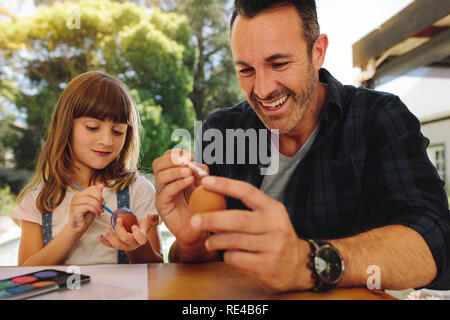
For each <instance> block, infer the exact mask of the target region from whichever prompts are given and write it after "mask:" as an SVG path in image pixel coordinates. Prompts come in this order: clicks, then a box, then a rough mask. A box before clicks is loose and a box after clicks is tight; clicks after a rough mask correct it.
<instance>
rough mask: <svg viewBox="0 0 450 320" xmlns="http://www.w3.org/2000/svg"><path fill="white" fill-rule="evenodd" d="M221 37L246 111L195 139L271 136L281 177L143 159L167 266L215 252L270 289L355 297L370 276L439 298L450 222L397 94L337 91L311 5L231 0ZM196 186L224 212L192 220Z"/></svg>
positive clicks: (234, 112)
mask: <svg viewBox="0 0 450 320" xmlns="http://www.w3.org/2000/svg"><path fill="white" fill-rule="evenodd" d="M230 39H231V48H232V52H233V58H234V62H235V67H236V72H237V75H238V79H239V84H240V87H241V89H242V91H243V93H244V94H245V96H246V100H247V101H246V102H243V103H241V104H239V105H237V106H235V107H233V108H229V109H224V110H221V111H218V112H216V113H215V114H213V115H211V116H210V117H209V118H208V119H207V120H206V122H205V123H204V126H203V130H204V131H206V130H208V129H211V128H214V129H217V130H219V131H220V132H223V133H224V135H225V134H226V132H227V131H226V130H227V129H243V130H247V129H256V130H259V129H264V128H267V129H277V130H279V148H278V150H279V157H280V158H279V163H280V166H279V167H280V169H279V172H278V173H277V174H276V175H274V176H262V175H261V171H260V169H261V164H256V165H255V164H248V165H239V164H234V165H233V164H221V163H220V162H218V163H212V164H211V163H208V165H209V166H208V167H207V166H206V165H202V167H203V168H204V169H205V170H209V171H210V173H211V176H209V177H205V178H203V179H201V180H200V177H199V176H198V175H197V173H195V171H194V170H191V169H190V168H189V167H187V166H186V165H185V164H183V163H181V164H180V163H176V162H174V160H173V152H172V151H168V152H166V153H165V154H164V155H163V156H162V157H161V158H159V159H157V160H155V161H154V163H153V168H154V171H155V174H156V186H157V188H158V190H159V193H158V195H157V197H156V207H157V209H158V212H159V214H160V216H161V217H162V219H163V220H164V222H165V223H166V225H167V227H168V228H169V229H170V230H171V232H172V233H173V234H174V235H175V237H176V242H175V243H174V245H173V246H172V248H171V252H170V259H171V261H181V262H184V261H185V262H188V261H208V260H213V259H218V257H219V255H218V252H223V253H224V254H223V259H224V261H225V263H228V264H230V265H232V266H234V267H236V268H237V269H239V270H242V271H245V272H250V273H252V274H254V275H255V277H256V278H258V279H259V281H260V282H261V283H262V284H263V285H265V286H267V287H269V288H271V289H273V290H277V291H287V290H309V289H315V290H324V289H330V288H334V287H344V286H346V287H349V286H366V285H367V283H368V281H367V280H368V278H369V277H370V276H371V273H368V272H373V270H378V272H379V276H380V278H379V280H380V281H381V287H383V288H385V289H393V290H401V289H407V288H418V287H424V286H428V287H430V288H435V289H449V288H450V280H449V279H450V272H449V252H448V251H449V250H448V247H449V246H450V231H449V230H450V213H449V210H448V203H447V199H446V195H445V192H444V189H443V182H442V181H441V180H440V179H439V177H438V175H437V173H436V170H435V169H434V168H433V166H432V164H431V163H430V161H429V160H428V158H427V156H426V146H427V144H428V141H427V139H426V138H424V137H423V136H422V135H421V133H420V124H419V122H418V120H417V119H416V118H415V117H414V116H413V115H412V114H411V113H410V112H409V111H408V110H407V108H406V107H405V106H404V105H403V103H402V102H401V101H400V100H399V99H398V98H397V97H395V96H393V95H390V94H386V93H379V92H375V91H370V90H366V89H364V88H354V87H351V86H343V85H342V84H340V83H339V82H338V81H337V80H336V79H334V78H333V77H332V76H331V75H330V74H329V73H328V72H327V71H326V70H324V69H322V68H321V67H322V65H323V62H324V59H325V54H326V50H327V46H328V39H327V37H326V35H320V33H319V26H318V23H317V15H316V8H315V1H314V0H304V1H301V0H298V1H246V0H237V1H235V12H234V14H233V17H232V21H231V37H230ZM207 146H208V143H207V142H205V141H203V148H204V150H205V148H206V147H207ZM188 156H189V157H190V160H193V155H192V154H190V155H188ZM219 176H221V177H219ZM200 183H201V184H202V185H203V186H204V187H205V188H206V189H209V190H211V191H215V192H217V193H221V194H223V195H225V196H227V203H228V210H226V211H218V212H208V213H202V214H201V215H200V214H195V212H194V213H192V212H190V211H189V207H188V199H189V195H190V193H191V192H192V190H193V189H194V188H195V186H197V185H199V184H200ZM371 270H372V271H371Z"/></svg>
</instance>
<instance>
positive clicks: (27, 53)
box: [0, 0, 194, 168]
mask: <svg viewBox="0 0 450 320" xmlns="http://www.w3.org/2000/svg"><path fill="white" fill-rule="evenodd" d="M52 2H54V1H40V3H44V4H45V3H52ZM77 18H79V20H78V22H79V28H78V27H77V24H76V22H77ZM74 22H75V23H74ZM190 39H191V33H190V28H189V25H188V21H187V18H186V17H185V16H182V15H179V14H175V13H164V12H161V11H160V10H159V9H157V8H154V9H152V10H148V9H147V8H144V7H139V6H136V5H135V4H133V3H128V2H126V3H118V2H115V1H110V0H83V1H79V2H64V3H59V2H57V3H54V4H53V5H52V6H43V7H40V9H39V11H38V12H37V13H36V14H35V15H34V16H32V17H24V18H17V19H15V20H13V21H5V22H0V52H1V53H2V54H0V56H3V59H1V58H0V80H1V79H5V80H7V81H8V83H9V84H10V85H12V86H13V87H15V88H20V90H19V89H17V90H16V91H15V92H14V94H13V96H12V97H11V96H10V97H7V96H5V95H3V94H2V91H1V87H2V83H1V82H0V98H2V99H3V100H6V101H8V102H9V103H12V104H15V105H16V107H17V108H18V109H19V110H21V111H23V112H25V113H26V114H27V124H28V131H27V132H26V133H25V134H24V135H23V137H22V138H21V140H20V141H19V142H18V143H17V146H16V149H15V150H16V154H15V158H16V160H17V161H18V162H21V163H20V166H21V167H24V168H30V167H32V166H33V164H34V158H35V155H36V153H37V152H38V150H39V148H40V145H41V142H42V141H41V137H44V130H45V124H46V123H47V122H48V120H49V118H50V115H51V112H52V110H53V108H54V106H55V104H56V102H57V100H58V98H59V96H60V94H61V92H62V90H63V88H64V87H65V85H66V84H67V83H68V82H69V81H70V80H71V79H73V78H74V77H75V76H77V75H79V74H81V73H83V72H86V71H90V70H102V71H105V72H107V73H110V74H112V75H115V76H117V77H118V78H119V79H121V80H122V81H123V82H124V83H125V84H126V85H127V86H128V88H131V89H133V96H134V97H135V99H136V101H138V103H139V108H140V110H141V111H142V115H141V118H142V123H143V127H144V130H145V139H144V140H143V154H142V163H143V164H145V165H146V166H147V167H148V163H150V164H151V161H152V160H153V159H154V158H155V157H156V156H159V155H161V154H162V153H163V152H164V151H165V149H164V147H165V146H167V144H168V142H165V143H164V141H170V132H171V130H172V129H173V128H177V127H183V128H192V127H193V121H194V117H193V112H192V105H191V104H190V103H188V97H189V93H190V92H191V91H192V83H193V81H192V76H191V72H190V70H189V66H190V65H192V61H193V59H194V49H193V48H192V46H191V45H190ZM5 68H9V69H10V70H14V73H15V74H22V75H23V76H24V78H23V79H20V77H11V78H10V79H7V76H6V73H3V74H2V70H5ZM8 92H11V91H8ZM0 101H1V99H0ZM191 130H192V129H191ZM153 139H154V140H153ZM19 159H20V160H19Z"/></svg>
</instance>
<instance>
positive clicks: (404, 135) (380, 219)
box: [196, 69, 450, 289]
mask: <svg viewBox="0 0 450 320" xmlns="http://www.w3.org/2000/svg"><path fill="white" fill-rule="evenodd" d="M319 75H320V80H321V82H323V83H326V84H327V85H328V95H327V100H326V102H325V107H324V113H323V116H322V120H321V121H322V122H321V128H320V131H319V133H318V135H317V137H316V140H315V141H314V144H313V145H312V147H311V149H310V150H309V152H308V154H307V155H306V156H305V158H304V159H303V160H302V161H301V162H300V164H299V165H298V167H297V168H296V170H295V171H294V173H293V174H292V176H291V179H290V181H289V183H288V185H287V186H286V199H285V201H284V205H285V206H286V209H287V211H288V213H289V215H290V218H291V222H292V224H293V226H294V228H295V230H296V232H297V234H298V236H299V237H300V238H303V239H307V238H315V239H337V238H342V237H347V236H352V235H355V234H358V233H362V232H364V231H367V230H370V229H374V228H377V227H380V226H385V225H393V224H401V225H405V226H408V227H411V228H413V229H414V230H416V231H417V232H419V233H420V234H421V235H422V236H423V238H424V239H425V241H426V242H427V243H428V245H429V247H430V249H431V251H432V253H433V256H434V259H435V261H436V264H437V268H438V276H437V277H436V279H435V281H433V283H432V284H430V285H429V286H428V287H429V288H434V289H450V260H449V259H450V212H449V210H448V202H447V196H446V194H445V192H444V183H443V181H442V180H441V179H440V178H439V176H438V174H437V172H436V170H435V168H434V166H433V165H432V163H431V162H430V160H429V159H428V157H427V154H426V148H427V146H428V144H429V141H428V139H427V138H425V137H424V136H423V135H422V134H421V132H420V123H419V121H418V120H417V118H416V117H415V116H414V115H413V114H412V113H411V112H410V111H408V109H407V107H406V106H405V105H404V104H403V103H402V102H401V101H400V99H399V98H398V97H397V96H394V95H392V94H388V93H383V92H376V91H372V90H367V89H365V88H362V87H361V88H355V87H353V86H343V85H342V84H341V83H339V82H338V81H337V80H336V79H334V78H333V77H332V76H331V74H330V73H329V72H328V71H326V70H325V69H322V70H320V73H319ZM211 128H215V129H218V130H219V131H220V132H221V133H222V134H223V151H222V152H223V161H220V160H219V161H217V163H215V164H212V165H211V164H208V165H209V167H210V171H211V174H212V175H217V176H224V177H229V178H233V179H239V180H244V181H247V182H249V183H251V184H253V185H254V186H256V187H258V188H259V187H260V186H261V182H262V179H263V176H261V174H260V168H261V163H266V162H263V161H262V159H259V162H257V163H250V159H251V158H250V157H249V155H248V154H247V158H246V161H247V163H249V164H246V165H242V164H241V165H239V164H237V165H236V164H234V165H231V164H226V163H227V161H226V139H225V130H226V129H239V128H240V129H243V130H244V131H245V130H247V129H252V128H253V129H256V130H258V129H264V128H265V127H264V125H263V124H262V122H261V121H260V120H259V118H258V116H257V115H256V114H255V113H254V112H253V110H252V109H251V107H250V106H249V104H248V103H247V102H242V103H240V104H238V105H236V106H234V107H232V108H226V109H222V110H220V111H218V112H216V113H214V114H212V115H210V116H209V117H208V119H207V120H206V121H205V123H204V124H203V128H202V129H203V133H204V132H205V131H206V130H207V129H211ZM209 140H212V141H214V145H215V147H217V146H218V145H219V144H220V143H221V142H220V139H219V140H214V139H209ZM199 141H200V140H199V139H197V143H198V142H199ZM212 141H203V148H202V149H203V151H204V153H205V152H210V153H211V149H214V148H215V147H214V146H213V144H212ZM236 141H237V140H235V141H234V142H235V143H236ZM218 143H219V144H218ZM209 144H211V145H209ZM208 145H209V147H208ZM258 145H259V143H258ZM234 147H235V153H234V154H235V161H236V160H237V159H236V154H237V146H236V145H234ZM249 147H250V146H249V145H248V141H246V150H247V152H248V150H249V149H250V148H249ZM199 150H200V149H199V148H197V149H196V157H197V158H196V159H199V158H198V156H199V155H198V152H199ZM216 152H217V150H216ZM211 154H214V155H219V156H220V152H219V153H214V152H213V153H211ZM218 158H221V157H218ZM220 162H222V163H225V164H221V163H220ZM234 163H237V162H234ZM227 201H228V208H229V209H232V208H245V206H244V205H243V204H242V203H241V202H240V201H238V200H236V199H227Z"/></svg>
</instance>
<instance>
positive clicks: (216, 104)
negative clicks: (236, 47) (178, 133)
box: [161, 0, 243, 120]
mask: <svg viewBox="0 0 450 320" xmlns="http://www.w3.org/2000/svg"><path fill="white" fill-rule="evenodd" d="M161 2H162V3H167V1H164V0H162V1H161ZM172 2H174V9H173V10H174V11H175V12H178V13H181V14H185V15H186V16H187V17H188V21H189V25H190V26H191V29H192V45H193V46H194V47H195V49H196V51H195V52H196V54H195V62H194V64H193V65H192V67H191V69H192V74H193V76H194V86H193V90H192V93H191V95H190V98H191V101H192V103H193V105H194V108H195V111H196V115H197V119H199V120H203V119H205V118H206V117H207V116H208V115H209V114H210V113H211V112H213V111H215V110H217V109H221V108H224V107H229V106H232V105H234V104H236V103H238V102H239V101H241V100H242V99H243V95H242V93H241V91H240V89H239V86H238V84H237V79H236V74H235V70H234V65H233V60H232V53H231V49H230V46H229V32H228V30H229V27H228V15H230V12H228V11H227V9H226V7H227V6H228V5H229V2H230V1H229V0H172Z"/></svg>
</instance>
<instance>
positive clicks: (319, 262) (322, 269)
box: [314, 245, 344, 284]
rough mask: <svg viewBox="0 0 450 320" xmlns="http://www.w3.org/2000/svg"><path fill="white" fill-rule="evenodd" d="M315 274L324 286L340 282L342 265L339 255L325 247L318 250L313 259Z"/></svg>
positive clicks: (342, 270)
mask: <svg viewBox="0 0 450 320" xmlns="http://www.w3.org/2000/svg"><path fill="white" fill-rule="evenodd" d="M314 265H315V269H316V272H317V274H318V275H319V277H320V278H321V279H322V280H323V281H324V282H325V283H326V284H335V283H337V282H338V281H339V280H341V278H342V275H343V272H344V265H343V261H342V258H341V256H340V255H339V253H338V252H337V251H336V250H335V249H333V248H332V247H330V246H328V245H326V246H323V247H321V248H320V249H319V251H318V252H317V253H316V256H315V259H314Z"/></svg>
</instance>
